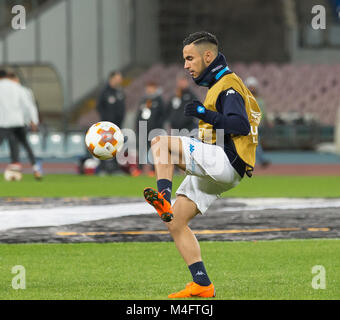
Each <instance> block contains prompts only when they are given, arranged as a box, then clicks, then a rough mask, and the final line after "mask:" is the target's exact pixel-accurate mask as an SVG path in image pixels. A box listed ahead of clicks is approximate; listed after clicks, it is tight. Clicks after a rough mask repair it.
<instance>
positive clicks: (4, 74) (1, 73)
mask: <svg viewBox="0 0 340 320" xmlns="http://www.w3.org/2000/svg"><path fill="white" fill-rule="evenodd" d="M6 77H7V71H6V70H3V69H1V70H0V79H1V78H6Z"/></svg>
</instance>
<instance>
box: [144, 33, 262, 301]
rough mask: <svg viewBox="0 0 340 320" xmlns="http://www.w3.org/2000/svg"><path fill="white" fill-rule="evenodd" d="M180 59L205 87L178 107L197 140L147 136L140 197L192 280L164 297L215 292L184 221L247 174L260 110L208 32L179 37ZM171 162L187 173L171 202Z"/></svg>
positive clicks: (198, 295)
mask: <svg viewBox="0 0 340 320" xmlns="http://www.w3.org/2000/svg"><path fill="white" fill-rule="evenodd" d="M183 58H184V68H185V69H186V70H187V71H188V72H189V73H190V75H191V77H192V78H193V80H194V81H195V83H196V84H197V85H199V86H204V87H208V89H209V90H208V92H207V95H206V98H205V101H204V103H201V102H200V101H192V102H190V103H188V104H187V105H186V107H185V111H184V113H185V116H189V117H196V118H198V119H199V124H198V127H199V139H193V138H190V137H173V136H158V137H156V138H154V139H153V140H152V142H151V144H152V153H153V157H154V162H155V171H156V179H157V188H158V191H157V190H154V189H152V188H146V189H144V197H145V199H146V201H147V202H148V203H149V204H151V205H152V206H153V207H154V208H155V209H156V211H157V213H158V214H159V216H160V217H161V219H162V220H163V221H164V222H165V224H166V226H167V228H168V230H169V232H170V234H171V236H172V238H173V240H174V242H175V244H176V247H177V249H178V251H179V252H180V254H181V255H182V257H183V259H184V261H185V263H186V264H187V265H188V267H189V270H190V272H191V275H192V279H193V281H192V282H190V283H188V284H187V286H186V287H185V289H184V290H181V291H179V292H177V293H173V294H170V295H169V298H185V297H193V296H197V297H204V298H208V297H214V296H215V287H214V285H213V284H212V283H211V281H210V279H209V277H208V273H207V271H206V269H205V266H204V263H203V261H202V257H201V251H200V246H199V243H198V241H197V239H196V237H195V235H194V233H193V232H192V231H191V229H190V228H189V226H188V223H189V222H190V220H191V219H192V218H194V217H195V216H196V215H197V214H204V213H205V212H206V211H207V209H208V208H209V206H210V205H211V204H212V203H213V202H214V201H216V199H217V198H218V197H219V195H220V194H221V193H223V192H225V191H228V190H230V189H231V188H233V187H235V186H236V185H237V184H238V183H239V182H240V181H241V179H242V178H243V177H244V176H245V175H247V176H248V177H251V176H252V171H253V168H254V166H255V152H256V146H257V128H258V125H259V123H260V118H261V112H260V109H259V107H258V104H257V102H256V100H255V98H254V96H253V95H252V94H251V92H250V91H249V90H248V88H247V87H246V86H245V85H244V84H243V82H242V80H241V79H240V78H239V77H238V76H237V75H236V74H235V73H233V72H232V71H231V70H230V69H229V67H228V65H227V62H226V59H225V57H224V56H223V54H222V53H220V52H219V50H218V41H217V38H216V37H215V36H214V35H212V34H211V33H208V32H205V31H202V32H196V33H193V34H191V35H189V36H188V37H187V38H186V39H185V40H184V42H183ZM220 137H222V139H221V138H220ZM219 140H222V141H219ZM174 164H175V165H177V166H178V167H179V168H181V169H183V170H185V172H186V174H187V175H186V177H185V179H184V181H183V182H182V184H181V185H180V187H179V188H178V190H177V192H176V201H175V203H174V204H173V206H172V205H171V192H172V177H173V171H174Z"/></svg>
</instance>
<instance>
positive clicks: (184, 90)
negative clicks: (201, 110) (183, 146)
mask: <svg viewBox="0 0 340 320" xmlns="http://www.w3.org/2000/svg"><path fill="white" fill-rule="evenodd" d="M192 100H197V97H196V96H195V95H194V93H193V92H192V91H191V90H190V89H189V81H188V79H187V77H186V76H185V75H184V74H180V75H179V76H178V77H177V79H176V92H175V95H174V96H173V97H172V98H171V99H170V101H169V103H168V105H167V109H166V110H167V117H168V119H169V123H170V128H171V129H177V130H182V129H187V130H188V132H190V131H191V130H193V129H195V128H196V127H197V121H196V120H195V119H194V118H190V117H183V114H184V107H185V105H186V104H188V103H189V102H190V101H192ZM172 134H173V135H175V133H172ZM181 135H185V134H184V133H183V132H181Z"/></svg>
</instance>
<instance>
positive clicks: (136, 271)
mask: <svg viewBox="0 0 340 320" xmlns="http://www.w3.org/2000/svg"><path fill="white" fill-rule="evenodd" d="M201 247H202V250H203V259H204V261H205V264H206V268H207V271H208V272H209V276H210V278H211V279H212V281H213V282H214V284H215V287H216V293H217V296H216V299H223V300H224V299H297V300H298V299H339V298H340V292H339V288H340V268H339V265H338V262H339V261H337V260H336V259H335V257H336V256H337V255H338V253H339V250H340V242H339V241H336V240H305V241H301V240H296V241H293V240H288V241H257V242H202V243H201ZM0 259H1V260H0V261H1V264H0V299H16V300H18V299H72V300H73V299H114V300H131V299H141V300H160V299H167V295H168V294H169V293H171V292H174V291H177V290H180V289H183V287H184V285H185V283H187V282H189V281H190V273H189V271H188V269H187V267H186V266H185V264H184V262H183V261H182V259H181V258H180V256H179V254H178V252H177V251H176V249H175V246H174V245H173V243H168V242H165V243H164V242H163V243H157V242H156V243H138V242H137V243H107V244H58V245H55V244H49V245H40V244H35V245H0ZM15 265H21V266H23V267H24V268H25V270H26V289H24V290H23V289H19V290H14V289H13V288H12V279H13V277H14V276H15V275H14V274H12V273H11V270H12V267H13V266H15ZM315 265H322V266H323V267H324V268H325V275H326V278H325V284H326V287H325V289H314V288H313V287H312V281H313V277H315V276H317V274H313V273H312V268H313V267H314V266H315Z"/></svg>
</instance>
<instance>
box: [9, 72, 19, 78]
mask: <svg viewBox="0 0 340 320" xmlns="http://www.w3.org/2000/svg"><path fill="white" fill-rule="evenodd" d="M6 77H7V78H9V79H15V78H18V76H17V75H16V74H15V73H14V72H7V75H6Z"/></svg>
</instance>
